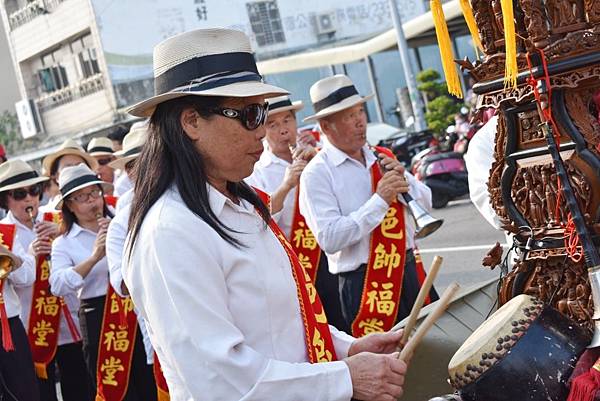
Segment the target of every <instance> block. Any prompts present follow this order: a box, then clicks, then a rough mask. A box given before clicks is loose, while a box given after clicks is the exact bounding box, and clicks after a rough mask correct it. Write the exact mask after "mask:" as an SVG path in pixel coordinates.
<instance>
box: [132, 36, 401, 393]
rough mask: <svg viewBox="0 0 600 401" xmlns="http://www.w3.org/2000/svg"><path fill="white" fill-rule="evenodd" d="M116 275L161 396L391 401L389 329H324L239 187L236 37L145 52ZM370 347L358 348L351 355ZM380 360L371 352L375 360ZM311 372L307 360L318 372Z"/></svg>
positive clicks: (241, 48) (288, 257) (243, 165)
mask: <svg viewBox="0 0 600 401" xmlns="http://www.w3.org/2000/svg"><path fill="white" fill-rule="evenodd" d="M154 76H155V78H154V79H155V93H156V95H155V96H153V97H152V98H150V99H148V100H145V101H143V102H141V103H139V104H137V105H135V106H134V107H133V108H132V109H131V111H130V112H131V113H132V114H133V115H136V116H140V117H150V131H149V135H148V139H147V142H146V144H145V146H144V148H143V149H142V153H141V154H140V156H139V158H138V160H137V162H136V163H137V165H136V169H137V177H136V183H135V190H134V191H135V195H134V200H133V202H132V204H131V218H130V224H129V228H130V234H129V237H128V248H127V249H126V251H125V252H126V253H125V254H126V258H127V260H126V261H125V263H124V266H123V276H124V280H125V283H126V285H127V288H128V289H129V292H130V294H131V296H132V298H133V301H134V304H135V305H136V307H137V308H139V312H140V314H141V315H142V316H143V317H144V319H146V321H147V322H148V327H149V331H150V337H151V339H152V344H153V345H154V346H155V348H156V352H157V354H158V357H159V359H160V361H161V363H162V367H163V371H164V374H165V377H166V379H167V382H168V385H169V391H170V395H171V400H173V401H184V400H186V401H188V400H240V399H244V400H280V399H286V400H295V401H302V400H313V401H314V400H340V401H341V400H349V399H350V398H351V397H352V396H354V397H355V398H358V399H361V400H375V399H377V400H390V401H391V400H393V399H394V398H396V397H398V396H400V395H401V394H402V384H403V382H404V374H405V371H406V365H405V363H404V362H402V361H400V360H398V359H397V356H396V355H388V354H386V353H391V352H393V351H394V350H395V348H396V345H397V342H398V341H399V339H400V335H401V334H400V333H395V334H380V335H374V336H369V337H366V338H364V339H360V340H356V339H354V338H352V337H350V336H348V335H346V334H344V333H342V332H339V331H338V330H336V329H335V328H334V327H332V326H329V325H328V324H327V318H326V316H325V314H324V312H323V307H322V305H321V303H320V300H319V297H318V295H317V294H316V291H315V290H314V285H313V284H312V283H311V282H310V280H309V279H307V275H306V273H305V272H304V270H303V268H302V265H301V264H300V261H299V260H298V256H297V255H296V254H295V253H294V252H293V251H292V249H291V248H290V245H289V243H288V242H287V240H286V239H285V235H284V234H283V232H282V231H281V229H280V228H279V227H278V226H277V225H276V224H275V223H274V222H273V221H272V219H271V217H270V211H269V209H268V207H267V206H266V205H265V204H264V203H263V202H262V201H261V199H260V198H259V196H258V194H257V193H256V192H255V191H254V190H253V189H252V188H250V187H249V186H248V185H247V184H246V183H244V181H243V180H244V178H246V177H248V176H249V175H250V174H251V173H252V169H253V166H254V164H255V163H256V162H257V161H258V159H259V158H260V155H261V154H262V152H263V145H262V142H261V141H262V139H263V138H264V136H265V128H264V124H265V122H266V118H267V113H268V105H267V104H266V103H265V99H266V98H270V97H275V96H279V95H284V94H286V93H287V92H286V91H284V90H283V89H280V88H277V87H274V86H271V85H268V84H265V83H263V81H262V77H261V76H260V75H259V74H258V71H257V68H256V63H255V60H254V57H253V55H252V49H251V47H250V41H249V39H248V38H247V37H246V35H244V34H243V33H242V32H239V31H235V30H229V29H202V30H195V31H190V32H186V33H183V34H180V35H177V36H174V37H172V38H169V39H167V40H165V41H163V42H161V43H160V44H158V45H157V46H156V47H155V49H154ZM363 351H371V352H363ZM376 353H381V354H376ZM318 362H321V363H318Z"/></svg>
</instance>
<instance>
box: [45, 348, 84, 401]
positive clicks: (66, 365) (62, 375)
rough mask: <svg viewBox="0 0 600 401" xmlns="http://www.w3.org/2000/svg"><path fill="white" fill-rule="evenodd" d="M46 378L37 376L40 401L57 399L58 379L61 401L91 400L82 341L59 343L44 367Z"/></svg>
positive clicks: (54, 400)
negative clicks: (51, 358) (52, 356)
mask: <svg viewBox="0 0 600 401" xmlns="http://www.w3.org/2000/svg"><path fill="white" fill-rule="evenodd" d="M46 371H47V372H48V379H47V380H44V379H40V378H38V382H39V386H40V399H41V401H58V395H57V394H56V382H57V381H60V391H61V394H62V399H63V401H80V400H81V401H91V400H92V399H91V398H90V389H91V384H90V382H89V375H88V373H87V366H86V364H85V360H84V358H83V350H82V343H81V342H76V343H70V344H63V345H59V346H58V348H57V349H56V356H55V357H54V359H53V360H52V361H51V362H50V363H49V364H48V367H47V368H46Z"/></svg>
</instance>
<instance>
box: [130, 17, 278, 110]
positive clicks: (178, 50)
mask: <svg viewBox="0 0 600 401" xmlns="http://www.w3.org/2000/svg"><path fill="white" fill-rule="evenodd" d="M153 64H154V96H153V97H151V98H150V99H147V100H144V101H143V102H141V103H138V104H136V105H134V106H132V107H131V108H130V109H129V113H130V114H133V115H134V116H138V117H149V116H151V115H152V113H153V112H154V109H155V108H156V106H157V105H158V104H160V103H163V102H165V101H167V100H171V99H175V98H178V97H183V96H189V95H196V96H224V97H250V96H259V95H264V96H265V97H272V96H277V95H283V94H287V93H288V92H287V91H286V90H284V89H281V88H278V87H276V86H272V85H268V84H265V83H264V82H263V79H262V77H261V76H260V75H259V74H258V69H257V67H256V61H255V60H254V55H253V54H252V47H251V46H250V40H249V39H248V37H247V36H246V35H245V34H244V33H243V32H240V31H236V30H232V29H223V28H213V29H196V30H193V31H189V32H184V33H182V34H179V35H176V36H173V37H171V38H169V39H166V40H164V41H162V42H161V43H159V44H158V45H156V46H155V47H154V56H153Z"/></svg>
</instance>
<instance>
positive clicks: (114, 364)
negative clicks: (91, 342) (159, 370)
mask: <svg viewBox="0 0 600 401" xmlns="http://www.w3.org/2000/svg"><path fill="white" fill-rule="evenodd" d="M136 334H137V316H136V314H135V312H134V311H133V302H132V301H131V298H130V297H126V298H121V297H120V296H119V295H118V294H117V293H116V292H115V290H114V289H113V288H112V286H111V285H110V283H109V284H108V290H107V292H106V303H105V305H104V317H103V319H102V328H101V330H100V344H99V346H98V365H97V368H96V383H97V386H98V389H97V393H96V401H121V400H122V399H123V398H124V397H125V394H126V393H127V387H128V386H129V373H130V371H131V360H132V358H133V348H134V346H135V337H136Z"/></svg>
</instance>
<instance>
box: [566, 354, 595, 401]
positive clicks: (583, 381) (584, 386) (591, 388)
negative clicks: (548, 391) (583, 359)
mask: <svg viewBox="0 0 600 401" xmlns="http://www.w3.org/2000/svg"><path fill="white" fill-rule="evenodd" d="M599 369H600V358H599V359H598V360H597V361H596V363H595V364H594V366H593V367H592V368H591V369H590V370H589V371H588V372H586V373H584V374H582V375H580V376H578V377H576V378H575V379H574V380H573V383H572V384H571V391H570V392H569V398H568V399H567V401H594V399H595V398H596V392H597V391H598V390H600V371H599Z"/></svg>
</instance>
